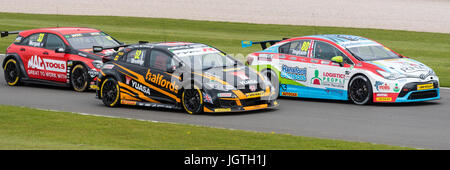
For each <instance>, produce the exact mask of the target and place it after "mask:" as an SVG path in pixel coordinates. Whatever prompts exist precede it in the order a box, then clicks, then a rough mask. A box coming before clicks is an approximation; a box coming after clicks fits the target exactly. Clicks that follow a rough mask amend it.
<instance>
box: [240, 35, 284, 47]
mask: <svg viewBox="0 0 450 170" xmlns="http://www.w3.org/2000/svg"><path fill="white" fill-rule="evenodd" d="M287 39H289V38H283V39H282V40H267V41H257V42H253V41H247V40H244V41H241V45H242V48H247V47H251V46H252V45H253V44H260V45H261V48H262V49H263V50H264V49H266V48H267V43H269V44H270V46H272V45H274V44H275V43H277V42H280V41H283V40H287Z"/></svg>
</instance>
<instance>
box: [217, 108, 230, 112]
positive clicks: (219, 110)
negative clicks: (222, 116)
mask: <svg viewBox="0 0 450 170" xmlns="http://www.w3.org/2000/svg"><path fill="white" fill-rule="evenodd" d="M214 111H215V112H229V111H231V108H220V109H214Z"/></svg>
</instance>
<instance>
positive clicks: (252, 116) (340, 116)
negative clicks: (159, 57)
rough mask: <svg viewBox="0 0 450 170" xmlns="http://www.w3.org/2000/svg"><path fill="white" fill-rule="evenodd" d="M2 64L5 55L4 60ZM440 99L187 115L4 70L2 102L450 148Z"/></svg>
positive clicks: (317, 103) (448, 104)
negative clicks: (14, 80)
mask: <svg viewBox="0 0 450 170" xmlns="http://www.w3.org/2000/svg"><path fill="white" fill-rule="evenodd" d="M0 58H1V59H0V61H3V58H4V57H3V56H0ZM441 96H442V99H441V100H437V101H431V102H423V103H407V104H376V105H369V106H357V105H354V104H351V103H349V102H340V101H331V100H312V99H294V98H283V99H280V100H279V102H280V106H279V107H278V108H277V109H274V110H263V111H254V112H245V113H228V114H205V115H188V114H186V113H185V112H183V111H177V110H160V109H153V108H144V107H120V108H108V107H105V106H104V105H103V104H102V102H101V101H100V100H97V99H95V93H93V92H85V93H77V92H74V91H72V90H70V89H69V88H60V87H52V86H42V85H22V86H18V87H10V86H8V85H7V84H6V82H5V80H4V76H3V69H1V71H0V104H4V105H16V106H27V107H34V108H43V109H52V110H61V111H70V112H80V113H90V114H96V115H105V116H116V117H124V118H133V119H145V120H154V121H162V122H174V123H183V124H195V125H203V126H213V127H222V128H231V129H244V130H252V131H263V132H276V133H289V134H292V135H299V136H311V137H322V138H333V139H343V140H350V141H363V142H372V143H381V144H390V145H397V146H408V147H415V148H428V149H450V112H449V110H450V101H449V98H448V96H450V90H448V89H441Z"/></svg>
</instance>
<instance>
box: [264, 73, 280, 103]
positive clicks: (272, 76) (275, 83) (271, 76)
mask: <svg viewBox="0 0 450 170" xmlns="http://www.w3.org/2000/svg"><path fill="white" fill-rule="evenodd" d="M261 75H263V76H265V77H266V78H268V79H269V81H270V82H271V83H272V85H273V87H274V89H275V96H274V97H275V98H277V97H278V95H279V94H280V82H279V80H278V75H277V73H275V72H274V71H273V70H270V69H266V70H263V71H262V72H261Z"/></svg>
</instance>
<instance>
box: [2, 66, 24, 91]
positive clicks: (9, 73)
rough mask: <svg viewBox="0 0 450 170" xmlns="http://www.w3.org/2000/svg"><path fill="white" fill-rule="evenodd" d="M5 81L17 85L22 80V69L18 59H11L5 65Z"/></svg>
mask: <svg viewBox="0 0 450 170" xmlns="http://www.w3.org/2000/svg"><path fill="white" fill-rule="evenodd" d="M3 70H4V75H5V81H6V83H8V85H10V86H17V85H19V82H20V76H19V75H20V69H19V67H18V65H17V62H16V60H14V59H9V60H8V61H6V63H5V67H3Z"/></svg>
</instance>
